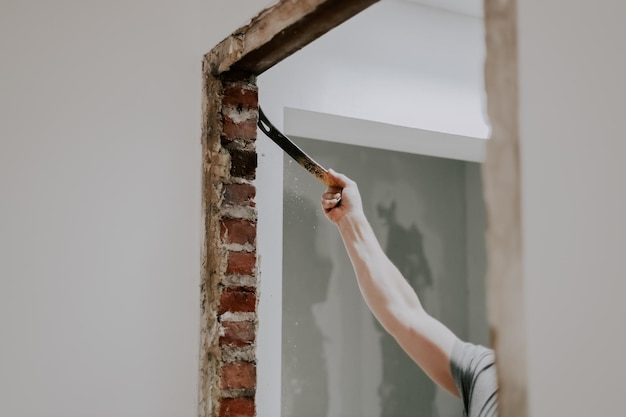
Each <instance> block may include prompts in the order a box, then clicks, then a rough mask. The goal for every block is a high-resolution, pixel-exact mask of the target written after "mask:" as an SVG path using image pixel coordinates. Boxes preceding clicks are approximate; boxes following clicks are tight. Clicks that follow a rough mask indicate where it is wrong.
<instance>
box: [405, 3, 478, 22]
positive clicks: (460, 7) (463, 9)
mask: <svg viewBox="0 0 626 417" xmlns="http://www.w3.org/2000/svg"><path fill="white" fill-rule="evenodd" d="M405 1H410V2H412V3H416V4H420V5H423V6H428V7H434V8H436V9H443V10H447V11H451V12H454V13H460V14H464V15H469V16H474V17H478V18H482V17H483V0H405Z"/></svg>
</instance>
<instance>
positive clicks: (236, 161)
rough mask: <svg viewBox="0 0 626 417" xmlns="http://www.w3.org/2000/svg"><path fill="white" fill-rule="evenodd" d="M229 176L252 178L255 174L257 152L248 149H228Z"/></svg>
mask: <svg viewBox="0 0 626 417" xmlns="http://www.w3.org/2000/svg"><path fill="white" fill-rule="evenodd" d="M229 152H230V176H231V177H239V178H246V179H249V180H253V179H254V178H255V176H256V167H257V165H258V162H257V153H256V151H255V150H249V149H230V150H229Z"/></svg>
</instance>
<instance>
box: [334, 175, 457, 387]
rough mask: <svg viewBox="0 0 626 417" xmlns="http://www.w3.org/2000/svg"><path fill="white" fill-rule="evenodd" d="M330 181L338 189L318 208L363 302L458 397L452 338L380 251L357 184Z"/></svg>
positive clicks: (343, 178)
mask: <svg viewBox="0 0 626 417" xmlns="http://www.w3.org/2000/svg"><path fill="white" fill-rule="evenodd" d="M329 177H330V178H331V179H332V180H333V182H334V183H335V184H336V185H334V186H331V187H329V188H328V189H327V190H326V192H325V193H324V194H322V208H323V209H324V212H325V213H326V216H327V217H328V219H329V220H330V221H332V222H333V223H335V224H336V225H337V227H338V228H339V232H340V233H341V237H342V238H343V241H344V244H345V247H346V249H347V251H348V255H349V256H350V260H351V261H352V266H353V268H354V271H355V273H356V276H357V280H358V283H359V287H360V288H361V293H362V294H363V297H364V299H365V302H366V303H367V305H368V306H369V308H370V310H371V311H372V313H373V314H374V316H375V317H376V318H377V319H378V321H379V322H380V323H381V324H382V326H383V327H384V328H385V330H387V331H388V332H389V333H390V334H391V335H392V336H393V337H394V338H395V339H396V340H397V341H398V343H399V344H400V346H402V348H403V349H404V350H405V352H406V353H407V354H408V355H409V356H410V357H411V358H412V359H413V360H414V361H415V362H416V363H417V364H418V365H419V366H420V367H421V368H422V369H423V370H424V372H426V373H427V374H428V375H429V376H430V377H431V378H432V379H433V381H435V382H436V383H437V384H439V385H441V386H442V387H444V388H446V389H447V390H448V391H450V392H451V393H453V394H456V395H458V393H457V390H456V387H455V385H454V381H453V379H452V375H451V372H450V355H451V353H452V347H453V345H454V342H455V340H456V336H455V335H454V334H453V333H452V332H451V331H450V330H449V329H448V328H447V327H446V326H444V325H443V324H441V323H440V322H439V321H437V320H435V319H434V318H432V317H431V316H429V315H428V314H427V313H426V312H425V311H424V309H423V308H422V305H421V303H420V301H419V299H418V297H417V294H416V293H415V291H414V290H413V288H412V287H411V286H410V285H409V284H408V282H407V281H406V280H405V279H404V277H403V276H402V274H401V273H400V271H398V269H397V268H396V267H395V266H394V265H393V263H392V262H391V261H390V260H389V258H388V257H387V255H386V254H385V252H384V251H383V250H382V248H381V247H380V244H379V242H378V239H376V236H375V235H374V231H373V230H372V227H371V226H370V224H369V222H368V221H367V219H366V218H365V214H364V213H363V207H362V203H361V197H360V194H359V191H358V187H357V185H356V183H355V182H354V181H352V180H350V179H349V178H348V177H346V176H345V175H342V174H338V173H336V172H334V171H332V170H329Z"/></svg>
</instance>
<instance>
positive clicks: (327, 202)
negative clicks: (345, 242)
mask: <svg viewBox="0 0 626 417" xmlns="http://www.w3.org/2000/svg"><path fill="white" fill-rule="evenodd" d="M328 176H329V178H330V179H331V180H332V182H333V184H334V185H332V186H330V187H328V189H327V190H326V192H325V193H324V194H322V208H323V209H324V213H326V217H328V219H329V220H330V221H331V222H333V223H335V224H338V223H339V222H340V221H341V220H342V219H343V218H347V217H351V216H360V215H363V203H362V202H361V195H360V194H359V188H358V187H357V184H356V182H354V181H352V180H351V179H350V178H348V177H346V176H345V175H343V174H339V173H338V172H335V171H334V170H332V169H329V170H328Z"/></svg>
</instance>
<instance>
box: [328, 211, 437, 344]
mask: <svg viewBox="0 0 626 417" xmlns="http://www.w3.org/2000/svg"><path fill="white" fill-rule="evenodd" d="M338 227H339V231H340V233H341V237H342V238H343V241H344V244H345V247H346V250H347V251H348V255H349V256H350V260H351V261H352V266H353V268H354V271H355V273H356V276H357V280H358V283H359V287H360V288H361V292H362V294H363V297H364V299H365V301H366V303H367V304H368V306H369V308H370V309H371V310H372V313H373V314H374V316H375V317H376V318H377V319H378V321H379V322H380V323H381V324H382V326H383V327H384V328H385V330H387V331H388V332H389V333H391V334H392V335H393V336H394V337H395V336H397V335H398V332H401V331H402V327H406V325H407V323H410V322H412V321H414V320H419V319H420V318H422V319H423V318H425V316H426V312H425V311H424V309H423V308H422V305H421V304H420V301H419V299H418V298H417V295H416V294H415V292H414V291H413V289H412V288H411V287H410V285H409V284H408V283H407V282H406V280H405V279H404V277H403V276H402V275H401V274H400V271H398V269H397V268H396V267H395V265H393V263H392V262H391V261H390V260H389V258H388V257H387V255H386V254H385V253H384V251H383V250H382V248H381V247H380V244H379V243H378V240H377V239H376V236H375V235H374V231H373V230H372V227H371V226H370V224H369V222H368V221H367V219H366V218H365V217H364V216H363V215H356V216H345V217H344V218H343V219H342V221H341V222H339V223H338Z"/></svg>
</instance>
